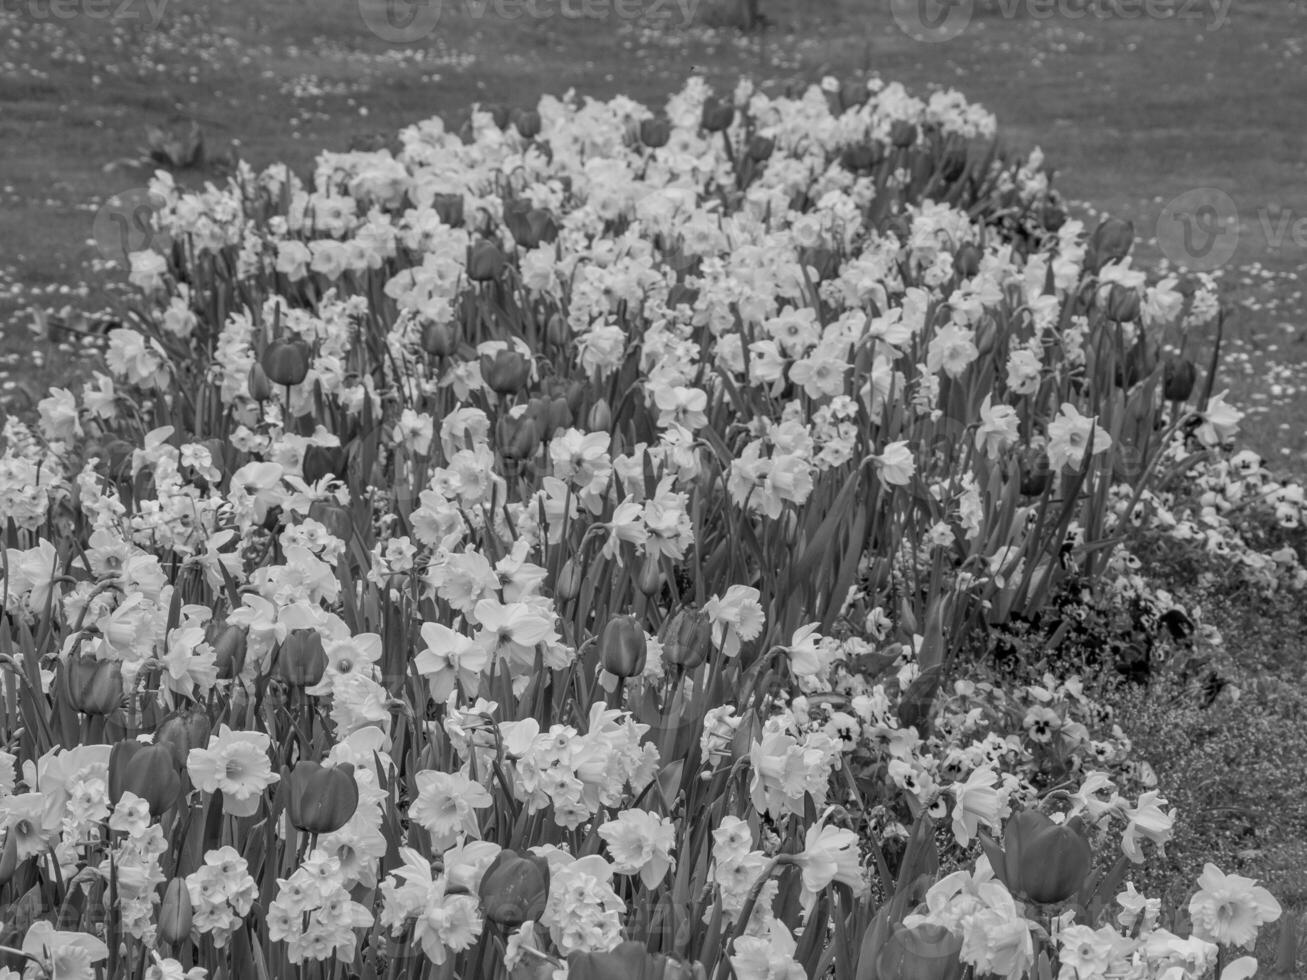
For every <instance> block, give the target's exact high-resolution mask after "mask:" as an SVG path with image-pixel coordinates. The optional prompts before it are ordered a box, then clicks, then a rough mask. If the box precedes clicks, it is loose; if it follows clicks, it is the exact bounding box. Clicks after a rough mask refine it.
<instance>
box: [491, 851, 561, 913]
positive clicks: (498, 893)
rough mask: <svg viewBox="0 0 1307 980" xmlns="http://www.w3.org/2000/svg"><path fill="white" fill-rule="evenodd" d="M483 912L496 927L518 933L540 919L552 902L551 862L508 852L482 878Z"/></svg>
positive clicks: (528, 855) (501, 853)
mask: <svg viewBox="0 0 1307 980" xmlns="http://www.w3.org/2000/svg"><path fill="white" fill-rule="evenodd" d="M477 897H478V898H480V899H481V911H482V913H483V914H484V915H485V917H486V918H487V919H489V920H490V921H491V922H493V923H495V924H496V925H500V926H504V927H506V928H510V929H515V928H517V927H518V926H520V925H521V924H522V923H523V922H530V921H532V920H535V919H538V918H540V915H541V914H542V913H543V912H544V910H545V902H546V901H547V900H548V898H549V862H548V861H546V860H545V859H544V858H542V857H540V856H539V855H536V854H530V853H527V854H519V853H518V852H517V851H514V850H511V849H508V848H505V849H504V850H502V851H500V852H499V854H497V855H496V856H495V859H494V860H493V861H491V862H490V866H489V867H488V868H486V870H485V873H484V874H483V875H482V876H481V886H480V887H479V888H478V889H477Z"/></svg>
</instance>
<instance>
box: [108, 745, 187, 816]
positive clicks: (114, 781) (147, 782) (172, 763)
mask: <svg viewBox="0 0 1307 980" xmlns="http://www.w3.org/2000/svg"><path fill="white" fill-rule="evenodd" d="M124 793H133V794H135V795H136V796H139V797H140V798H141V799H143V800H145V802H146V803H148V804H149V807H150V816H152V817H156V818H157V817H159V816H160V815H162V814H164V813H167V812H168V811H169V810H170V809H172V807H173V804H175V803H176V802H177V800H178V799H179V798H180V797H181V795H182V777H181V771H180V770H179V768H178V766H177V761H176V760H175V759H174V758H173V754H172V749H171V748H169V747H168V746H167V745H146V744H145V743H144V742H137V741H135V740H128V741H124V742H119V743H117V744H116V745H115V746H114V747H113V748H112V749H111V750H110V751H109V802H110V803H112V804H113V805H114V806H117V805H118V802H119V801H120V800H121V799H122V798H123V794H124Z"/></svg>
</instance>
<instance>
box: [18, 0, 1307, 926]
mask: <svg viewBox="0 0 1307 980" xmlns="http://www.w3.org/2000/svg"><path fill="white" fill-rule="evenodd" d="M79 2H80V4H81V7H80V10H81V13H75V15H74V16H71V17H56V16H54V15H53V13H52V8H51V6H50V0H17V2H14V0H11V2H8V3H3V4H0V228H3V236H0V406H3V405H4V404H5V403H6V402H7V403H8V404H9V405H11V406H13V407H17V408H20V409H21V408H24V407H30V405H31V404H32V400H33V399H34V398H36V397H40V394H41V393H42V392H43V391H44V388H45V387H46V385H48V384H49V383H51V382H52V381H58V379H59V378H61V377H66V376H67V374H68V372H69V370H70V365H69V363H68V360H69V358H70V356H71V355H70V353H69V352H68V351H67V350H64V349H60V348H58V347H52V346H51V345H50V344H48V343H47V342H46V341H44V340H42V339H39V338H36V337H34V335H33V333H32V331H31V328H30V324H31V323H32V322H33V318H32V314H31V310H32V309H33V308H36V309H59V308H61V307H63V306H65V305H73V306H75V307H79V308H86V309H98V308H101V307H103V306H105V305H106V304H109V303H111V302H113V300H114V298H115V296H116V295H117V294H120V293H121V292H123V288H122V280H123V275H122V271H121V270H120V269H118V268H115V267H114V266H113V265H112V264H111V263H108V262H106V260H105V259H104V257H103V256H101V255H100V253H99V252H98V250H97V248H96V247H95V245H94V243H93V242H92V241H90V239H91V237H92V233H93V232H92V229H93V225H94V221H95V215H96V212H97V210H98V209H99V207H100V206H101V205H102V204H103V203H104V202H105V200H106V199H107V198H109V197H110V196H111V195H113V194H115V193H119V192H123V191H127V190H131V189H133V188H141V187H143V186H144V184H145V183H146V181H147V179H148V175H149V173H150V169H151V168H150V167H149V166H140V165H137V164H135V163H133V162H132V161H134V160H139V159H140V157H141V156H142V153H141V148H142V147H143V145H144V143H145V130H146V127H147V126H169V125H178V124H185V123H187V122H189V121H191V120H194V121H196V122H197V123H198V124H199V125H200V126H201V127H202V129H203V134H204V140H205V144H206V148H207V150H208V153H209V155H210V157H211V158H218V157H222V156H223V155H225V154H227V153H228V152H229V151H230V149H231V148H232V146H233V145H236V146H238V147H239V152H240V154H241V155H243V156H244V157H245V158H246V159H248V160H249V161H251V162H252V163H253V164H255V165H256V166H258V165H263V164H266V163H269V162H271V161H274V160H285V161H287V162H290V163H292V164H293V165H296V166H297V167H299V168H300V169H301V170H303V169H306V168H307V167H308V166H309V164H310V163H311V161H312V159H313V157H314V155H315V154H316V153H317V152H318V151H319V150H320V149H326V148H331V149H346V148H350V147H354V146H358V147H371V146H374V145H379V144H380V143H384V142H385V141H386V140H388V139H389V138H391V137H392V136H393V134H394V133H395V132H396V131H397V130H398V129H399V128H400V127H402V126H403V125H405V124H407V123H410V122H412V121H415V120H417V119H419V118H423V117H426V116H430V115H433V114H441V115H444V116H445V118H446V121H447V122H450V123H451V124H455V125H456V124H457V123H458V121H459V117H460V115H461V114H464V113H465V112H466V110H467V107H468V105H469V104H470V103H472V102H474V101H484V102H504V103H509V104H516V105H525V104H531V103H534V102H535V100H536V99H537V98H538V97H539V96H540V95H541V94H542V93H547V92H548V93H559V94H561V93H562V92H564V91H565V90H567V89H569V88H573V89H575V90H576V91H577V92H578V93H582V94H593V95H611V94H615V93H624V94H627V95H630V96H632V97H635V98H637V99H640V100H645V101H652V102H658V101H660V100H661V98H662V97H663V96H664V95H665V94H666V93H667V92H668V91H669V90H671V89H672V88H674V87H676V86H678V85H679V84H680V82H681V81H682V80H683V79H684V78H685V76H686V75H687V74H688V73H691V72H699V73H702V74H704V75H706V76H707V77H708V78H709V80H710V81H712V82H714V83H718V84H720V85H721V86H727V85H729V84H731V83H732V82H733V80H734V79H736V78H737V77H738V76H739V75H741V74H747V75H750V76H752V77H753V78H754V79H755V80H756V81H758V82H760V83H763V84H765V85H767V86H769V87H773V86H774V87H782V86H784V85H786V84H787V83H792V82H800V83H807V82H809V81H812V80H815V79H818V78H820V77H821V76H823V75H827V74H832V75H836V76H845V75H848V74H850V73H853V72H857V71H863V70H870V71H874V72H876V73H878V74H880V75H881V76H882V77H884V78H886V79H889V80H900V81H903V82H904V83H906V84H908V85H909V87H910V88H912V89H914V90H916V91H917V92H919V93H925V92H926V91H928V90H929V89H930V88H931V87H932V86H945V87H956V88H959V89H960V90H962V91H963V92H964V93H965V94H966V95H967V96H968V97H969V98H972V99H976V100H979V101H981V102H983V103H984V104H985V105H986V106H988V107H989V108H990V109H992V110H993V111H995V112H996V113H997V114H998V116H999V120H1000V133H1001V134H1002V136H1003V138H1004V140H1005V142H1006V144H1007V145H1008V146H1009V147H1011V148H1012V149H1014V150H1028V149H1029V148H1031V147H1033V146H1036V145H1038V146H1041V147H1042V148H1043V149H1044V150H1045V152H1046V155H1047V158H1048V160H1049V162H1050V164H1051V166H1052V167H1054V168H1055V169H1056V171H1057V186H1059V187H1060V188H1061V189H1062V191H1063V193H1064V194H1066V195H1068V196H1069V197H1070V198H1071V199H1072V200H1073V201H1076V202H1085V203H1082V204H1078V205H1077V207H1078V208H1079V210H1080V211H1081V212H1082V214H1083V215H1084V216H1086V217H1087V218H1090V220H1093V219H1092V217H1091V215H1092V214H1093V213H1096V212H1091V211H1090V208H1089V205H1090V204H1092V205H1093V207H1094V208H1095V209H1097V212H1110V213H1112V214H1115V215H1117V216H1120V217H1123V218H1129V219H1132V220H1133V221H1134V222H1135V223H1136V227H1137V229H1138V231H1139V234H1140V238H1141V244H1140V246H1139V258H1140V260H1141V261H1144V262H1148V263H1152V262H1155V261H1157V260H1158V259H1159V258H1160V256H1161V253H1160V251H1159V248H1158V245H1157V242H1156V228H1157V221H1158V216H1159V215H1160V214H1161V213H1162V210H1163V207H1164V205H1165V204H1166V202H1168V201H1170V200H1172V199H1173V198H1175V197H1176V196H1177V195H1179V194H1181V193H1184V192H1186V191H1190V190H1192V189H1194V188H1215V189H1217V190H1220V191H1223V192H1224V193H1226V194H1228V195H1229V196H1230V197H1231V198H1232V199H1233V200H1234V201H1235V203H1236V205H1237V207H1238V211H1239V244H1238V247H1237V250H1236V252H1235V255H1234V258H1233V259H1232V260H1231V261H1230V262H1229V263H1228V264H1226V265H1225V266H1224V267H1223V268H1222V269H1221V270H1220V272H1221V275H1222V277H1223V279H1224V282H1225V283H1226V286H1227V288H1228V292H1229V296H1230V299H1231V302H1232V304H1233V309H1234V315H1233V317H1232V318H1231V320H1230V322H1229V324H1228V326H1229V336H1228V337H1227V343H1226V346H1225V352H1226V356H1225V359H1224V366H1223V371H1224V375H1223V377H1222V379H1221V382H1220V383H1219V384H1218V388H1221V387H1227V386H1228V387H1229V388H1230V389H1231V390H1232V394H1233V396H1234V398H1235V400H1236V401H1238V402H1239V403H1241V404H1243V405H1244V406H1245V407H1247V408H1249V409H1250V410H1251V413H1250V416H1249V418H1248V419H1247V421H1246V423H1245V430H1246V431H1247V432H1248V434H1249V440H1250V445H1251V446H1252V447H1253V448H1256V449H1258V450H1259V451H1261V452H1262V453H1263V454H1264V455H1266V456H1268V457H1269V458H1270V460H1271V465H1272V467H1280V468H1283V469H1286V470H1292V471H1295V472H1297V473H1299V474H1303V473H1307V426H1304V425H1303V421H1302V420H1303V419H1305V418H1307V329H1305V328H1304V325H1303V318H1302V314H1303V311H1304V305H1305V304H1304V298H1303V292H1302V288H1303V287H1302V283H1301V282H1300V280H1299V272H1298V270H1299V269H1300V268H1301V267H1302V266H1303V264H1304V259H1305V258H1307V221H1302V219H1304V218H1307V129H1304V127H1303V126H1302V125H1301V120H1300V119H1298V118H1297V116H1296V114H1295V113H1293V112H1292V107H1299V106H1307V72H1304V71H1303V70H1302V64H1303V58H1304V47H1305V46H1307V3H1292V2H1288V0H1236V2H1235V3H1234V5H1233V6H1232V7H1230V8H1229V10H1228V16H1227V19H1226V22H1225V23H1224V24H1223V25H1222V26H1221V27H1219V29H1213V18H1212V15H1211V12H1210V10H1206V9H1205V10H1203V11H1199V10H1198V9H1197V5H1187V0H1186V2H1182V0H1177V2H1176V6H1177V8H1179V10H1180V11H1181V14H1180V15H1178V16H1176V17H1174V18H1171V19H1158V20H1144V19H1130V20H1127V19H1120V18H1118V19H1103V18H1098V17H1093V16H1090V17H1085V18H1082V19H1068V18H1066V17H1059V16H1054V17H1052V18H1039V17H1035V16H1031V15H1030V11H1027V13H1026V14H1025V15H1023V16H1009V15H1008V12H1007V11H1008V10H1010V8H1012V7H1013V0H1001V2H1000V0H975V4H974V14H973V17H972V20H971V23H970V25H969V26H968V28H967V29H966V30H965V31H963V33H962V34H961V35H960V36H959V37H957V38H955V39H953V40H951V41H948V42H945V43H938V44H927V43H920V42H917V41H914V40H911V39H910V38H909V37H907V36H906V35H905V34H904V33H903V31H902V30H900V28H899V27H898V26H897V24H896V22H895V20H894V18H893V16H892V14H891V10H890V0H761V8H762V12H763V13H764V14H765V15H766V17H767V18H768V20H769V24H768V26H767V27H766V29H764V30H762V31H759V32H756V33H753V34H750V35H747V36H745V35H742V34H740V33H739V32H737V31H734V30H731V29H720V30H719V29H712V28H708V27H705V26H702V24H697V25H693V26H690V27H688V28H687V27H685V26H684V17H683V16H682V10H683V9H684V8H683V7H682V6H680V5H679V3H678V2H668V3H663V4H661V5H660V6H661V12H660V13H658V14H655V13H653V12H651V11H652V8H653V7H654V6H655V0H644V8H643V9H644V10H645V15H644V16H640V17H636V18H633V19H620V18H615V17H608V18H601V17H578V16H565V15H564V14H563V13H562V11H576V10H579V9H596V10H608V9H612V5H611V4H607V3H604V4H594V3H591V4H585V3H582V2H580V0H539V2H537V3H536V9H539V10H545V11H552V12H554V13H553V15H552V16H548V17H544V18H532V17H529V16H526V17H521V18H518V19H507V18H505V17H504V16H501V13H502V12H503V11H504V9H505V7H504V4H505V3H506V2H507V0H503V2H501V3H499V4H498V5H496V4H495V3H489V4H488V5H487V3H486V2H485V0H475V2H474V0H444V3H443V9H442V10H441V14H440V18H439V22H438V24H437V27H436V30H435V31H434V32H432V33H431V34H430V35H429V36H427V37H425V38H424V39H422V40H421V41H419V42H413V43H398V44H397V43H387V42H385V41H383V40H382V39H380V38H378V37H377V36H375V35H374V34H373V33H371V32H370V31H369V30H368V28H367V26H366V25H365V23H364V18H363V16H362V14H361V12H360V8H359V6H358V4H359V2H364V3H368V4H372V5H373V8H370V9H372V10H373V12H375V7H379V6H380V5H381V4H382V3H383V2H384V0H150V2H152V3H153V4H155V6H156V8H157V7H158V5H160V4H162V17H161V19H159V21H158V23H157V24H155V23H153V22H151V19H150V16H149V8H148V6H147V2H146V0H130V2H129V3H127V4H126V6H125V7H123V8H122V9H124V10H125V11H126V12H128V13H135V14H137V15H138V16H137V17H135V18H131V19H127V18H120V19H111V20H106V19H104V18H103V17H97V16H93V15H92V11H93V10H101V9H103V7H104V4H103V3H100V4H96V3H95V2H93V0H79ZM123 2H124V0H112V6H114V7H115V8H118V7H119V6H120V5H122V4H123ZM679 2H684V3H689V4H691V5H693V4H694V0H679ZM709 2H710V0H699V3H701V4H703V5H705V6H706V5H707V4H708V3H709ZM717 2H726V0H717ZM519 6H520V5H518V4H509V5H508V9H509V10H513V9H518V7H519ZM627 6H628V7H629V6H630V4H629V3H628V4H627ZM1064 6H1066V4H1064ZM1070 6H1072V7H1075V6H1076V5H1075V4H1071V5H1070ZM496 10H498V11H500V12H501V13H496V12H495V11H496ZM703 12H704V11H703V10H701V11H700V14H702V13H703ZM1188 14H1192V15H1188ZM179 179H184V180H185V181H186V182H188V183H192V184H194V183H199V182H202V181H203V180H205V179H218V178H217V176H216V174H215V173H208V172H206V171H205V170H203V169H199V170H195V171H192V172H190V173H187V174H183V175H179ZM1295 222H1300V223H1299V224H1296V225H1295ZM1295 232H1296V234H1295ZM1207 340H1208V338H1200V346H1201V345H1202V344H1204V343H1206V342H1207ZM0 411H3V408H2V407H0ZM1254 618H1255V619H1256V620H1257V623H1258V624H1260V625H1261V626H1262V627H1264V628H1265V629H1269V630H1271V631H1272V633H1274V635H1275V636H1277V637H1279V638H1280V639H1279V640H1278V641H1272V640H1270V639H1268V638H1267V636H1266V635H1265V631H1264V630H1263V631H1262V632H1258V631H1257V630H1254V629H1250V630H1249V631H1248V633H1247V634H1246V635H1245V634H1244V633H1243V632H1242V628H1241V627H1239V626H1238V625H1237V623H1238V622H1239V620H1238V618H1237V617H1236V618H1235V619H1234V620H1232V621H1231V622H1230V624H1229V625H1230V627H1231V633H1232V635H1230V636H1229V637H1228V639H1229V641H1230V646H1231V653H1232V656H1234V657H1236V658H1238V657H1239V656H1240V649H1241V647H1240V644H1243V645H1244V647H1245V648H1249V649H1251V646H1250V645H1252V644H1256V645H1257V649H1258V651H1259V652H1260V653H1261V654H1266V653H1267V651H1268V650H1269V649H1270V648H1271V647H1275V644H1276V642H1280V641H1284V640H1285V639H1286V638H1294V639H1295V640H1300V639H1301V637H1302V636H1303V635H1304V629H1303V619H1302V611H1301V608H1300V607H1298V606H1297V605H1296V604H1294V603H1289V604H1287V605H1285V606H1284V608H1279V607H1277V608H1276V610H1275V612H1274V615H1273V617H1271V618H1270V619H1267V618H1264V617H1263V618H1257V617H1254ZM1247 625H1248V624H1247V622H1245V626H1247ZM1272 627H1274V629H1272ZM1282 645H1284V646H1285V649H1284V650H1283V651H1280V650H1279V648H1278V647H1277V648H1276V652H1277V655H1278V654H1279V653H1281V652H1282V653H1283V655H1284V656H1285V657H1288V656H1289V655H1290V651H1289V649H1288V647H1290V646H1291V647H1292V648H1293V650H1294V651H1296V652H1297V653H1296V655H1297V656H1300V651H1301V643H1300V642H1293V643H1284V644H1282ZM1256 662H1257V663H1258V664H1260V663H1262V662H1263V661H1261V660H1258V661H1256ZM1271 669H1272V670H1273V669H1274V668H1273V667H1272V668H1271ZM1293 723H1294V724H1295V726H1297V727H1300V725H1301V719H1298V720H1297V721H1296V722H1293ZM1272 843H1274V842H1272ZM1267 849H1268V850H1273V847H1271V846H1269V845H1268V848H1267ZM1294 860H1297V859H1296V858H1295V859H1294ZM1227 870H1237V869H1227ZM1290 870H1292V869H1290ZM1290 877H1292V875H1290ZM1298 877H1299V879H1301V878H1302V875H1301V873H1299V875H1298ZM1299 892H1300V893H1299V894H1298V895H1296V896H1294V898H1295V903H1296V906H1297V907H1298V908H1299V909H1302V908H1303V907H1305V906H1307V884H1303V883H1302V882H1301V880H1299ZM1287 904H1289V903H1287V902H1286V905H1287Z"/></svg>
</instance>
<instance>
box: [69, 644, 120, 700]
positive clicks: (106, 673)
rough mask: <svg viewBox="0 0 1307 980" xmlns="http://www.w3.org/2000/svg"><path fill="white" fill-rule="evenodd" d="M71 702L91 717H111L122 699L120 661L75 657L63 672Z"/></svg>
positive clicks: (70, 658) (71, 658)
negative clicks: (109, 715) (108, 715)
mask: <svg viewBox="0 0 1307 980" xmlns="http://www.w3.org/2000/svg"><path fill="white" fill-rule="evenodd" d="M61 674H62V676H63V682H64V686H65V690H66V691H67V693H68V700H69V702H70V703H71V704H72V706H73V707H74V708H75V709H76V710H78V711H80V712H82V713H83V714H88V715H107V714H111V713H112V712H113V711H114V709H115V708H117V707H118V705H119V704H120V703H121V702H122V699H123V665H122V662H121V661H119V660H100V659H99V658H97V657H93V656H72V657H69V658H68V660H66V661H65V662H64V665H63V669H62V671H61Z"/></svg>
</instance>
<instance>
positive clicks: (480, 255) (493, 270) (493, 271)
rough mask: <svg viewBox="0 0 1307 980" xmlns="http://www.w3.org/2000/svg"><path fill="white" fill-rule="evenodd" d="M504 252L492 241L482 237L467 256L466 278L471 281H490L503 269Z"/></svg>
mask: <svg viewBox="0 0 1307 980" xmlns="http://www.w3.org/2000/svg"><path fill="white" fill-rule="evenodd" d="M504 262H505V259H504V253H503V252H501V251H500V250H499V246H498V245H496V244H495V243H494V242H490V241H486V240H485V239H482V240H481V241H479V242H477V243H476V244H475V245H473V246H472V250H471V253H470V254H469V255H468V258H467V274H468V278H469V279H471V280H472V281H473V282H490V281H491V280H493V279H497V278H499V273H500V272H502V271H503V269H504Z"/></svg>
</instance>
